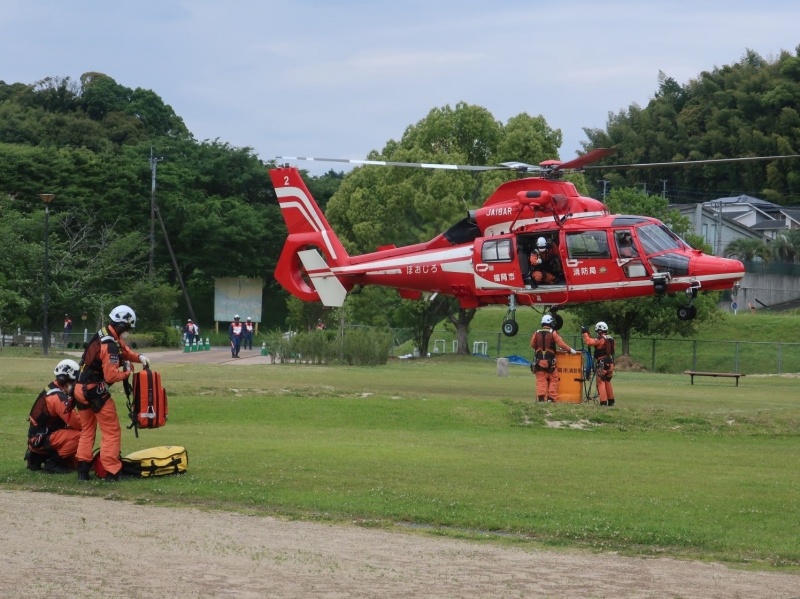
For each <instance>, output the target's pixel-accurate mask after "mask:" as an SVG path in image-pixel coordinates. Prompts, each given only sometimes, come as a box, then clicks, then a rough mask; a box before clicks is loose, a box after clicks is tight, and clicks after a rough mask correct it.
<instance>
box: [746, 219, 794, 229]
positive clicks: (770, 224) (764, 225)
mask: <svg viewBox="0 0 800 599" xmlns="http://www.w3.org/2000/svg"><path fill="white" fill-rule="evenodd" d="M750 228H751V229H753V230H755V231H773V230H775V231H777V230H778V229H785V228H786V219H785V218H781V219H775V220H762V221H761V222H760V223H756V224H754V225H751V226H750Z"/></svg>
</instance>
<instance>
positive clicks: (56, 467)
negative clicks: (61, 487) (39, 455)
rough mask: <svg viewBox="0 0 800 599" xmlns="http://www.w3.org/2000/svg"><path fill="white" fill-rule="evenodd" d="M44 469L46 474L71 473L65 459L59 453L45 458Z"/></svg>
mask: <svg viewBox="0 0 800 599" xmlns="http://www.w3.org/2000/svg"><path fill="white" fill-rule="evenodd" d="M44 471H45V473H46V474H69V472H70V470H69V468H67V467H66V466H64V460H62V459H61V458H60V457H59V456H58V454H56V455H52V456H50V457H49V458H47V460H45V463H44Z"/></svg>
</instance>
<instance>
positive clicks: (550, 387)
mask: <svg viewBox="0 0 800 599" xmlns="http://www.w3.org/2000/svg"><path fill="white" fill-rule="evenodd" d="M542 333H545V335H544V344H542V342H541V336H542ZM537 335H539V336H540V340H539V343H538V344H537V339H536V336H537ZM537 345H538V347H537ZM556 345H557V346H558V347H560V348H561V349H563V350H565V351H572V348H571V347H570V346H569V345H567V344H566V343H564V340H563V339H562V338H561V335H559V334H558V332H557V331H553V330H551V329H550V328H548V327H546V328H544V329H539V330H538V331H536V332H535V333H534V334H533V336H532V337H531V347H532V348H533V349H534V358H533V360H534V370H535V373H536V397H537V398H538V399H539V401H544V400H545V397H546V398H547V399H548V400H552V401H558V381H559V380H560V379H559V376H558V369H557V368H556V367H555V356H556ZM537 350H538V351H537ZM539 351H544V352H545V353H546V354H552V366H551V367H549V368H544V367H541V366H537V361H538V358H539V356H537V355H536V354H537V353H539ZM550 358H551V356H550V355H547V359H550Z"/></svg>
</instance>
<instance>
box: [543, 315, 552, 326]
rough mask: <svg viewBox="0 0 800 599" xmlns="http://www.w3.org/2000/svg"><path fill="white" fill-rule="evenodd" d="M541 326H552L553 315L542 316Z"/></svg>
mask: <svg viewBox="0 0 800 599" xmlns="http://www.w3.org/2000/svg"><path fill="white" fill-rule="evenodd" d="M542 326H548V327H551V326H553V317H552V316H551V315H550V314H545V315H544V316H542Z"/></svg>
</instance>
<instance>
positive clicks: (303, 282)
mask: <svg viewBox="0 0 800 599" xmlns="http://www.w3.org/2000/svg"><path fill="white" fill-rule="evenodd" d="M269 174H270V177H271V178H272V184H273V185H274V186H275V193H276V194H277V196H278V202H279V203H280V207H281V214H282V215H283V220H284V221H286V228H287V229H288V230H289V237H288V238H287V239H286V243H285V244H284V246H283V252H282V253H281V257H280V259H279V260H278V265H277V267H276V268H275V278H276V279H277V280H278V282H279V283H280V284H281V285H282V286H283V288H284V289H286V290H287V291H289V293H291V294H292V295H294V296H295V297H298V298H300V299H301V300H303V301H307V302H309V301H321V302H322V303H323V304H324V305H326V306H337V307H339V306H341V305H342V304H343V303H344V299H345V297H346V295H347V290H346V289H345V288H344V286H343V285H342V283H341V282H340V281H339V279H338V278H337V277H336V275H335V274H334V273H333V271H332V270H331V267H337V266H344V265H347V264H349V263H350V257H349V256H348V255H347V252H346V251H345V249H344V247H343V246H342V244H341V242H340V241H339V239H338V238H337V237H336V234H335V233H334V232H333V230H332V229H331V226H330V225H329V224H328V221H327V220H326V219H325V215H324V214H322V210H320V208H319V206H318V205H317V203H316V202H315V201H314V198H312V197H311V192H309V191H308V188H307V187H306V185H305V183H304V182H303V179H302V178H301V177H300V173H299V171H298V170H297V169H296V168H293V167H286V168H277V169H273V170H271V171H270V172H269ZM309 282H310V285H309Z"/></svg>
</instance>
